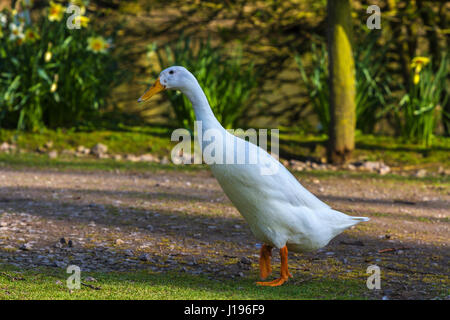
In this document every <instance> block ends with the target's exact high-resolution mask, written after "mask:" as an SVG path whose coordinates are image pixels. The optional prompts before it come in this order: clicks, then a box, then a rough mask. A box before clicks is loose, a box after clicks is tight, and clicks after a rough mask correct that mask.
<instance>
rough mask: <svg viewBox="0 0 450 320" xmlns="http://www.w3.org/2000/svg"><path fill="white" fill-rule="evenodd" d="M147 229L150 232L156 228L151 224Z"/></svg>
mask: <svg viewBox="0 0 450 320" xmlns="http://www.w3.org/2000/svg"><path fill="white" fill-rule="evenodd" d="M145 229H147V230H148V231H153V229H154V228H153V226H152V225H151V224H149V225H147V226H146V227H145Z"/></svg>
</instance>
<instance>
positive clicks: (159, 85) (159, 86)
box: [138, 66, 195, 102]
mask: <svg viewBox="0 0 450 320" xmlns="http://www.w3.org/2000/svg"><path fill="white" fill-rule="evenodd" d="M193 80H194V81H195V77H194V76H193V75H192V73H190V72H189V71H188V70H187V69H186V68H185V67H180V66H172V67H169V68H167V69H164V70H163V71H161V73H160V74H159V77H158V79H156V81H155V83H154V84H153V86H151V87H150V88H149V89H148V90H147V91H146V92H145V93H144V94H143V95H142V97H140V98H139V100H138V102H142V101H146V100H148V99H150V98H151V97H153V96H154V95H155V94H157V93H158V92H161V91H163V90H166V89H175V90H181V91H183V89H186V88H187V87H188V86H189V84H190V83H192V81H193Z"/></svg>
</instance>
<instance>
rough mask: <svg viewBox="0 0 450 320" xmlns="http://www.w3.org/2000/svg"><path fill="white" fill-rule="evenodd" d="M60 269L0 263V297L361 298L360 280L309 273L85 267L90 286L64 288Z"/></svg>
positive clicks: (363, 283) (65, 274)
mask: <svg viewBox="0 0 450 320" xmlns="http://www.w3.org/2000/svg"><path fill="white" fill-rule="evenodd" d="M68 276H70V275H69V274H67V273H65V272H64V271H63V270H61V269H54V268H41V269H34V270H21V271H20V272H19V271H18V270H17V269H16V268H13V267H10V266H4V265H0V299H2V300H4V299H45V300H47V299H138V300H141V299H161V300H165V299H167V300H178V299H194V300H206V299H274V300H275V299H281V300H286V299H294V300H298V299H364V296H363V292H365V291H367V288H366V286H365V281H364V280H357V279H350V280H347V279H345V280H344V279H330V278H323V277H321V278H320V279H319V278H314V279H311V280H307V281H304V282H302V283H300V284H299V283H294V281H290V282H288V283H287V284H285V285H283V286H281V287H277V288H270V287H259V286H256V285H255V281H257V279H256V277H255V279H249V278H243V279H234V280H217V279H215V280H212V279H209V278H208V277H206V276H198V275H196V276H194V275H189V274H186V273H183V272H178V273H176V272H170V273H153V272H148V271H135V272H126V273H118V272H111V273H99V272H90V273H88V274H87V273H83V272H82V274H81V281H82V282H83V279H85V278H86V277H88V276H90V277H94V278H95V279H96V280H97V282H90V283H89V284H91V285H92V286H95V287H100V288H101V289H100V290H95V289H93V288H90V287H86V286H81V288H80V289H79V290H72V291H70V290H69V289H68V288H67V287H66V279H67V277H68Z"/></svg>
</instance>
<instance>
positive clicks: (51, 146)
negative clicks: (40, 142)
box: [44, 141, 53, 149]
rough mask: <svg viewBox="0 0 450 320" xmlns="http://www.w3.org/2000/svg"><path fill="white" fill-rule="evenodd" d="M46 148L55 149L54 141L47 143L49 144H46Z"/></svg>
mask: <svg viewBox="0 0 450 320" xmlns="http://www.w3.org/2000/svg"><path fill="white" fill-rule="evenodd" d="M44 147H46V148H47V149H51V148H53V141H47V142H46V143H45V144H44Z"/></svg>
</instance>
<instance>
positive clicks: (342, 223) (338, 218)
mask: <svg viewBox="0 0 450 320" xmlns="http://www.w3.org/2000/svg"><path fill="white" fill-rule="evenodd" d="M331 212H332V213H333V214H332V215H330V219H329V220H328V221H329V223H330V226H331V228H332V229H333V230H334V232H333V233H334V234H335V235H337V234H339V233H341V232H342V231H344V230H345V229H347V228H350V227H352V226H354V225H356V224H358V223H360V222H363V221H369V220H370V219H369V218H367V217H352V216H349V215H347V214H345V213H342V212H340V211H337V210H333V209H331Z"/></svg>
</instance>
